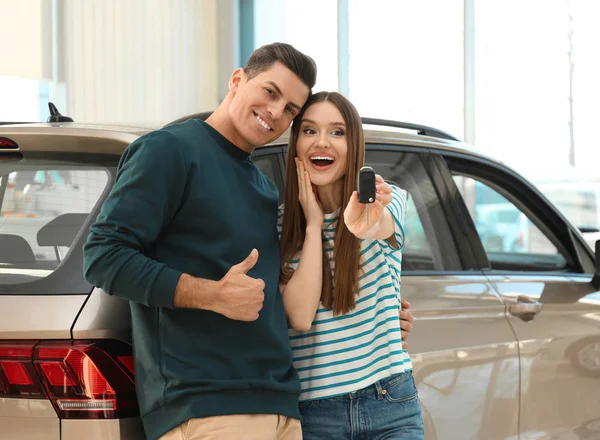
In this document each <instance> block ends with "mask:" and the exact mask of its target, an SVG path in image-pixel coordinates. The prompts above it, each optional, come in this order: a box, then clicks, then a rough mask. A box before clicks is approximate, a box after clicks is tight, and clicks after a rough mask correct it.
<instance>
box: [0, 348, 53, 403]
mask: <svg viewBox="0 0 600 440" xmlns="http://www.w3.org/2000/svg"><path fill="white" fill-rule="evenodd" d="M34 345H35V342H27V341H23V342H15V343H10V344H9V343H4V342H2V341H0V397H18V398H21V399H43V398H45V397H46V394H45V393H44V390H43V388H42V386H41V384H40V382H39V380H38V377H37V374H36V372H35V368H34V367H33V362H32V356H33V347H34Z"/></svg>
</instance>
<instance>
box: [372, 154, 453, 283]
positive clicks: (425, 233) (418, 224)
mask: <svg viewBox="0 0 600 440" xmlns="http://www.w3.org/2000/svg"><path fill="white" fill-rule="evenodd" d="M366 164H367V165H369V166H371V167H373V169H374V170H375V172H376V173H378V174H380V175H381V176H382V177H383V178H384V179H386V180H388V181H391V182H393V183H394V184H396V185H397V186H398V187H400V188H402V189H404V190H406V191H407V192H408V206H407V211H406V215H405V219H404V232H405V235H406V240H405V244H404V248H403V252H402V272H403V274H406V273H410V272H419V271H449V270H462V265H461V262H460V259H459V258H458V253H457V250H456V247H455V245H454V241H453V239H452V235H451V233H450V230H449V227H448V224H447V220H446V216H445V215H444V212H443V210H442V207H441V204H440V200H439V198H438V195H437V193H436V191H435V190H434V186H433V184H432V182H431V179H430V177H429V175H428V174H427V171H426V170H425V167H424V165H423V162H422V160H421V157H420V155H419V154H417V153H410V152H394V151H382V150H379V151H378V150H367V155H366Z"/></svg>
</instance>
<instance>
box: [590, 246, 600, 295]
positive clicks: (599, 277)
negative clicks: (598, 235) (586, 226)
mask: <svg viewBox="0 0 600 440" xmlns="http://www.w3.org/2000/svg"><path fill="white" fill-rule="evenodd" d="M595 256H596V273H595V274H594V277H593V278H592V286H593V287H594V289H598V290H600V240H596V255H595Z"/></svg>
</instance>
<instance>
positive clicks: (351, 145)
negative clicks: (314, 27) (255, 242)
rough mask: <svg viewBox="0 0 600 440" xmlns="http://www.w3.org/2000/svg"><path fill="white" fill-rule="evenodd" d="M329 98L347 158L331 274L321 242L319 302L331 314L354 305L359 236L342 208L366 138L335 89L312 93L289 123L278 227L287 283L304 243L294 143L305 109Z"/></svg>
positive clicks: (356, 117) (352, 109) (357, 118)
mask: <svg viewBox="0 0 600 440" xmlns="http://www.w3.org/2000/svg"><path fill="white" fill-rule="evenodd" d="M324 101H328V102H331V103H332V104H333V105H335V106H336V107H337V109H338V110H339V111H340V113H341V114H342V117H343V118H344V123H345V124H346V140H347V142H348V160H347V166H348V169H347V171H346V175H345V176H344V177H343V178H342V179H343V180H344V182H343V186H342V194H341V198H340V200H341V201H342V206H341V207H340V208H341V209H340V214H339V220H338V225H337V232H336V238H335V244H334V252H333V257H334V261H335V276H334V275H333V274H332V271H331V267H330V265H329V259H328V258H327V254H326V253H325V243H323V288H322V291H321V302H322V303H323V305H324V306H325V307H327V308H333V313H334V315H336V316H337V315H340V314H345V313H348V312H349V311H350V310H352V309H354V307H355V305H356V304H355V300H354V299H355V295H356V292H358V272H359V267H360V240H359V239H358V238H356V237H355V236H354V234H352V233H351V232H350V231H349V230H348V228H347V227H346V224H345V223H344V217H343V216H344V209H345V207H346V205H347V203H348V201H349V200H350V196H351V195H352V192H353V191H354V190H355V189H356V186H357V178H358V171H359V170H360V168H361V167H362V166H363V164H364V161H365V141H364V135H363V129H362V123H361V120H360V116H359V114H358V111H357V110H356V108H355V107H354V105H352V103H351V102H350V101H348V99H346V98H345V97H344V96H343V95H341V94H339V93H337V92H319V93H316V94H315V95H312V96H311V97H310V98H309V99H308V101H307V103H306V104H305V106H304V107H303V109H302V111H301V112H300V114H298V116H296V118H295V119H294V122H293V124H292V133H291V137H290V142H289V146H288V153H287V166H286V176H285V210H284V214H283V229H282V231H281V268H280V272H281V273H280V276H281V282H282V283H287V282H288V281H289V280H290V278H291V277H292V275H293V272H294V271H293V270H291V269H289V268H288V267H289V264H290V262H291V261H292V260H293V258H294V255H295V254H296V252H297V251H298V250H300V249H302V245H303V244H304V238H305V232H306V218H305V217H304V212H303V211H302V207H301V205H300V201H299V200H298V174H297V172H296V166H295V164H294V163H295V162H294V158H295V157H296V156H297V149H296V143H297V141H298V135H299V133H300V126H301V124H302V119H303V117H304V113H305V112H306V110H307V109H308V108H309V107H310V106H311V105H313V104H315V103H318V102H324Z"/></svg>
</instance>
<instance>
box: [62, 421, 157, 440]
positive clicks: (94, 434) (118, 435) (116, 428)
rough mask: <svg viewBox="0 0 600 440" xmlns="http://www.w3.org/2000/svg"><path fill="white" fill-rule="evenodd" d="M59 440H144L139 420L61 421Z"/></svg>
mask: <svg viewBox="0 0 600 440" xmlns="http://www.w3.org/2000/svg"><path fill="white" fill-rule="evenodd" d="M61 428H62V429H61V440H80V439H85V440H144V439H145V438H146V436H145V435H144V430H143V427H142V422H141V420H140V419H139V418H131V419H120V420H63V421H62V422H61Z"/></svg>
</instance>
